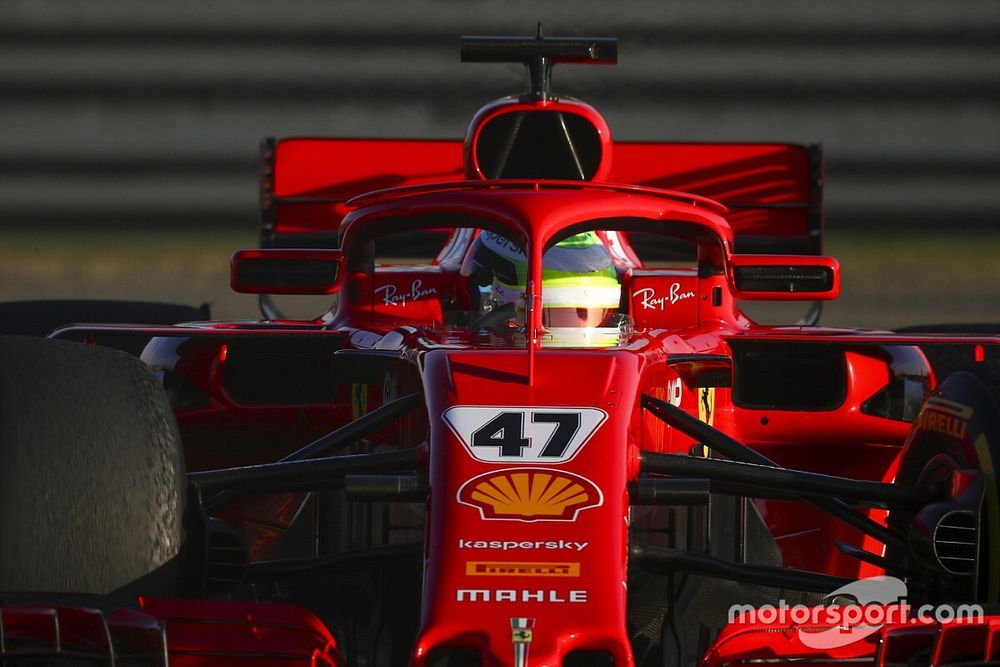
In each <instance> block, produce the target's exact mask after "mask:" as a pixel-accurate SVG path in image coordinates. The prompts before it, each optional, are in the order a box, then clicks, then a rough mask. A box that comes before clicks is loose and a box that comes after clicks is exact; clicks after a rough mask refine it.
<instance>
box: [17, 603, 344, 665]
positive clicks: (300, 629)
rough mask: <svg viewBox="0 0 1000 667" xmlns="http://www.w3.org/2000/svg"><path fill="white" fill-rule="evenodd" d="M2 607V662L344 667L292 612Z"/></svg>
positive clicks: (317, 632)
mask: <svg viewBox="0 0 1000 667" xmlns="http://www.w3.org/2000/svg"><path fill="white" fill-rule="evenodd" d="M74 604H75V605H77V606H34V605H32V606H29V605H17V604H13V605H0V627H2V628H3V630H4V632H3V639H4V642H3V643H2V644H0V655H2V656H3V657H4V658H5V659H11V660H14V661H18V659H19V658H21V659H23V660H25V661H27V662H31V660H32V657H34V658H36V659H37V658H38V657H39V656H45V655H53V656H59V655H64V656H66V657H67V659H68V660H74V658H75V659H77V660H79V659H81V658H82V659H84V660H85V661H86V662H87V664H91V662H93V663H95V664H101V663H103V662H105V661H107V662H108V664H113V662H114V657H115V656H117V658H118V659H119V660H120V659H122V658H126V657H127V656H131V657H132V659H134V660H135V664H150V665H155V664H166V663H165V659H166V658H167V656H169V664H170V665H177V666H180V667H203V666H204V667H208V666H213V665H220V664H225V665H234V666H239V667H275V666H276V665H282V666H287V667H293V666H297V667H340V666H341V665H344V664H345V663H344V662H343V660H342V658H341V656H340V653H339V652H338V651H337V646H336V643H335V642H334V640H333V637H332V636H331V635H330V633H329V631H328V630H327V629H326V627H325V626H324V625H323V623H322V622H320V620H319V619H318V618H316V617H315V616H314V615H313V614H311V613H309V612H308V611H307V610H305V609H303V608H301V607H296V606H294V605H282V604H254V603H247V602H218V601H205V600H199V601H192V600H164V599H155V598H139V600H138V608H137V609H130V608H116V609H112V610H110V611H101V610H98V609H92V608H87V607H85V606H78V605H79V603H78V602H75V603H74Z"/></svg>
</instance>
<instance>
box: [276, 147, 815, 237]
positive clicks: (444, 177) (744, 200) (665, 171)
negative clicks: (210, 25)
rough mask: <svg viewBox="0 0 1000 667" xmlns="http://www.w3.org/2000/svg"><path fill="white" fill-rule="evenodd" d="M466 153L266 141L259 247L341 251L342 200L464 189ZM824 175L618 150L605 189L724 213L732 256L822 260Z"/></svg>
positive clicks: (765, 150) (658, 151) (681, 153)
mask: <svg viewBox="0 0 1000 667" xmlns="http://www.w3.org/2000/svg"><path fill="white" fill-rule="evenodd" d="M463 149H464V145H463V142H462V141H460V140H440V141H436V140H414V139H334V138H289V139H278V140H276V139H265V140H264V141H263V142H262V144H261V172H260V179H261V180H260V188H261V198H260V211H261V241H260V242H261V247H264V248H270V247H299V248H302V247H325V248H334V247H337V245H338V241H337V229H338V227H339V225H340V221H341V219H342V218H343V217H344V215H345V214H346V213H347V208H346V207H345V206H344V202H345V201H347V200H348V199H350V198H351V197H354V196H356V195H360V194H363V193H365V192H369V191H372V190H378V189H383V188H390V187H398V186H404V185H419V184H425V183H439V182H445V181H458V180H464V179H465V177H466V176H465V169H464V162H463ZM822 174H823V159H822V150H821V148H820V147H819V146H818V145H810V146H800V145H792V144H715V143H654V142H618V143H615V144H614V155H613V162H612V169H611V175H610V177H609V178H608V180H609V181H611V182H615V183H627V184H633V185H644V186H650V187H657V188H664V189H670V190H679V191H682V192H690V193H692V194H697V195H702V196H706V197H710V198H712V199H715V200H717V201H719V202H721V203H723V204H725V205H726V206H728V207H729V208H730V209H731V210H730V213H729V214H727V216H726V217H727V219H728V220H729V223H730V224H731V225H732V227H733V231H734V233H735V235H736V251H737V252H741V253H748V252H755V253H782V254H804V255H818V254H820V253H821V250H822V182H823V181H822Z"/></svg>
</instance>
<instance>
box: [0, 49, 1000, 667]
mask: <svg viewBox="0 0 1000 667" xmlns="http://www.w3.org/2000/svg"><path fill="white" fill-rule="evenodd" d="M615 49H616V45H615V42H614V40H608V39H589V38H588V39H553V38H543V37H541V36H538V37H535V38H525V39H522V38H466V39H465V40H464V42H463V57H464V58H465V59H466V60H471V61H493V62H500V61H515V62H523V63H525V64H526V65H527V66H528V70H529V72H530V75H531V78H530V85H529V88H528V91H527V93H525V94H523V95H521V96H519V97H510V98H504V99H501V100H498V101H496V102H493V103H491V104H489V105H487V106H485V107H484V108H483V109H482V110H481V111H480V112H479V113H478V114H477V115H476V116H475V117H474V118H473V120H472V122H471V124H470V125H469V130H468V133H467V136H466V138H465V141H464V142H462V141H414V140H357V139H350V140H348V139H285V140H280V141H267V142H265V143H264V145H263V149H262V198H261V202H262V204H261V208H262V223H263V224H262V244H261V245H262V248H261V249H257V250H245V251H240V252H238V253H236V255H235V256H234V258H233V264H232V283H233V287H234V289H236V290H238V291H242V292H250V293H259V294H261V305H262V309H263V311H264V314H265V317H266V319H265V320H264V321H259V322H199V323H190V324H180V325H176V326H134V325H132V326H130V325H76V326H67V327H63V328H62V329H60V330H58V331H57V332H56V333H55V334H54V335H53V337H54V338H56V339H62V340H41V339H30V338H9V339H5V340H3V342H2V343H0V369H2V373H0V526H2V527H3V531H2V533H0V591H7V592H6V593H3V594H0V664H3V665H49V664H52V665H63V664H74V665H76V664H86V665H90V664H95V665H96V664H126V663H127V664H158V665H167V664H170V665H204V664H233V665H237V664H238V665H293V664H296V665H297V664H303V665H304V664H320V665H324V664H325V665H338V666H339V665H396V664H412V665H421V666H423V665H426V666H434V667H444V666H448V667H455V666H463V665H517V666H526V665H530V666H533V667H540V666H542V665H547V666H557V665H618V666H624V665H694V664H696V663H699V662H700V663H701V664H703V665H706V667H707V666H715V665H731V664H749V663H756V662H772V663H785V662H792V661H797V662H803V661H804V662H810V663H821V664H832V663H835V662H845V661H848V662H860V663H864V664H875V663H878V664H879V665H889V664H900V665H902V664H906V665H912V664H977V665H979V664H985V663H992V662H996V661H997V660H998V656H1000V617H992V616H990V615H989V613H990V607H989V605H990V604H991V603H995V602H997V601H998V597H1000V500H998V492H997V477H996V471H995V464H994V458H995V457H997V456H1000V402H998V401H1000V366H998V363H997V361H996V360H997V358H998V356H1000V355H998V349H1000V348H998V346H1000V337H998V336H995V335H989V334H978V335H973V334H970V335H963V334H950V335H945V334H929V333H919V332H916V333H913V332H911V333H906V334H893V333H887V332H871V331H857V330H844V329H829V328H822V327H819V326H816V325H815V322H814V320H815V315H816V313H818V309H816V308H814V309H813V310H812V311H811V314H810V315H809V316H807V320H812V321H807V322H805V323H800V324H796V325H793V326H762V325H758V324H756V323H754V322H753V321H751V320H750V319H748V317H746V316H745V315H744V314H743V313H742V312H741V310H740V306H739V303H738V302H739V301H743V300H801V301H803V303H804V304H808V303H813V302H819V301H822V300H825V299H832V298H834V297H836V296H837V293H838V291H839V274H838V272H839V266H838V264H837V262H836V261H835V260H833V259H831V258H828V257H823V256H821V255H820V254H819V253H820V241H821V236H820V232H821V224H820V217H821V202H820V195H821V187H820V186H821V168H822V163H821V158H820V153H819V150H818V148H816V147H801V146H792V145H776V144H667V143H615V142H613V141H612V139H611V135H610V132H609V129H608V126H607V124H606V123H605V121H604V120H603V118H602V117H601V116H600V114H599V113H598V112H597V111H596V110H595V109H594V108H592V107H590V106H588V105H586V104H584V103H583V102H580V101H577V100H574V99H569V98H563V97H556V96H554V95H553V94H552V93H551V91H550V87H549V81H550V70H551V66H552V64H554V63H559V62H576V63H582V62H592V63H606V62H613V61H614V60H615ZM762 253H767V254H762ZM776 253H781V254H776ZM414 257H422V258H424V259H422V260H416V263H413V262H412V261H411V262H410V263H407V262H405V261H403V258H414ZM282 294H330V295H333V294H336V306H335V307H334V308H333V309H332V310H331V311H330V312H328V313H326V314H324V315H322V316H321V317H318V318H317V319H315V320H311V321H293V320H289V319H287V318H283V316H282V315H281V314H280V312H279V308H278V306H277V305H276V303H275V300H274V299H272V295H282ZM804 309H805V308H804ZM73 341H76V342H73ZM80 342H83V343H90V344H91V345H90V346H87V345H80V344H79V343H80ZM106 347H119V348H129V349H137V350H141V359H142V362H144V364H143V363H140V362H139V361H138V360H136V359H135V358H134V357H130V356H127V355H124V354H122V353H120V352H118V351H115V350H109V349H105V348H106ZM144 365H145V367H148V368H149V369H151V370H152V374H150V373H149V372H148V371H147V370H146V368H145V367H144ZM945 378H947V379H945ZM161 387H162V389H161ZM185 475H186V477H185ZM859 580H860V581H859ZM900 587H902V588H900ZM831 594H833V595H831ZM848 595H849V596H851V599H852V600H853V601H854V602H856V603H857V604H856V605H853V606H848V607H846V608H849V609H854V610H855V611H858V610H860V611H859V614H860V613H862V612H863V614H862V615H860V616H855V617H853V620H852V618H851V616H850V614H848V615H847V616H844V614H843V613H841V615H839V616H838V615H837V613H840V612H838V610H843V609H844V608H845V606H844V599H845V597H844V596H848ZM962 605H964V607H963V606H962ZM787 609H793V610H794V612H797V613H789V614H784V612H783V610H787ZM734 610H735V611H734ZM918 610H923V611H922V612H920V613H917V612H918ZM942 610H950V611H951V612H952V615H951V616H950V617H945V616H943V615H942V614H941V613H939V612H941V611H942ZM963 610H964V612H963V613H967V616H968V614H971V613H972V612H976V614H978V615H976V614H973V615H972V616H973V617H972V618H971V620H970V619H969V618H959V617H958V616H957V614H958V612H960V611H963ZM977 610H978V611H977ZM765 611H766V612H767V613H764V612H765ZM931 611H934V613H937V616H934V617H931V616H929V614H931ZM778 612H782V613H781V614H779V613H778ZM807 612H808V613H807ZM875 612H879V615H878V618H873V617H872V614H874V613H875Z"/></svg>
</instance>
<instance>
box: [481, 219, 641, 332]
mask: <svg viewBox="0 0 1000 667" xmlns="http://www.w3.org/2000/svg"><path fill="white" fill-rule="evenodd" d="M462 273H463V274H464V275H466V276H468V277H469V278H470V281H471V283H472V288H471V289H472V295H471V300H472V304H473V307H474V308H477V309H478V310H479V311H480V312H487V311H490V310H495V309H500V308H504V309H508V310H510V311H511V313H512V317H513V318H514V319H516V320H518V321H520V322H521V323H523V322H524V314H525V304H524V292H525V284H526V282H527V273H528V260H527V257H526V256H525V253H524V249H523V248H522V247H520V245H519V244H517V243H515V242H514V241H512V240H510V239H508V238H506V237H504V236H502V235H500V234H496V233H494V232H490V231H483V232H481V233H480V234H479V236H478V237H477V238H476V241H475V244H474V247H473V249H472V251H471V252H470V253H469V255H468V256H467V257H466V261H465V264H464V265H463V267H462ZM620 303H621V285H620V284H619V282H618V274H617V272H616V271H615V267H614V264H613V263H612V261H611V255H610V254H609V253H608V250H607V248H606V247H605V246H604V243H602V241H601V239H600V237H599V236H598V235H597V233H596V232H583V233H581V234H577V235H575V236H571V237H569V238H567V239H564V240H562V241H560V242H559V243H557V244H556V245H554V246H553V247H552V248H549V250H547V251H546V252H545V255H544V256H543V257H542V324H543V325H544V326H545V327H546V328H561V327H601V326H607V325H608V323H609V321H610V320H611V319H612V317H613V316H614V314H615V313H616V312H617V310H618V307H619V304H620Z"/></svg>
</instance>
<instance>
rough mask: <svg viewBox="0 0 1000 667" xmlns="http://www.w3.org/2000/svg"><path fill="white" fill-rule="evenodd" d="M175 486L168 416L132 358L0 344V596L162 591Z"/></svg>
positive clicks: (172, 563)
mask: <svg viewBox="0 0 1000 667" xmlns="http://www.w3.org/2000/svg"><path fill="white" fill-rule="evenodd" d="M184 489H185V486H184V463H183V457H182V454H181V449H180V439H179V437H178V434H177V426H176V423H175V421H174V417H173V414H172V412H171V410H170V406H169V404H168V402H167V399H166V397H165V395H164V393H163V391H162V389H161V388H160V386H159V385H158V384H157V383H156V380H155V379H154V377H153V376H152V375H151V374H150V373H149V371H148V370H147V369H146V367H145V366H144V365H143V364H142V363H141V362H140V361H139V360H138V359H135V358H134V357H130V356H129V355H126V354H124V353H121V352H118V351H115V350H110V349H104V348H98V347H91V346H86V345H81V344H77V343H70V342H67V341H59V340H46V339H38V338H21V337H0V536H2V538H0V591H8V592H10V591H17V592H26V591H46V592H73V593H100V594H106V593H112V592H116V591H118V592H127V593H141V594H151V595H169V594H171V593H173V592H174V591H175V590H176V588H177V584H178V577H179V574H180V572H181V567H180V562H179V561H180V557H179V553H180V549H181V541H182V527H181V516H182V513H183V509H184Z"/></svg>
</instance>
